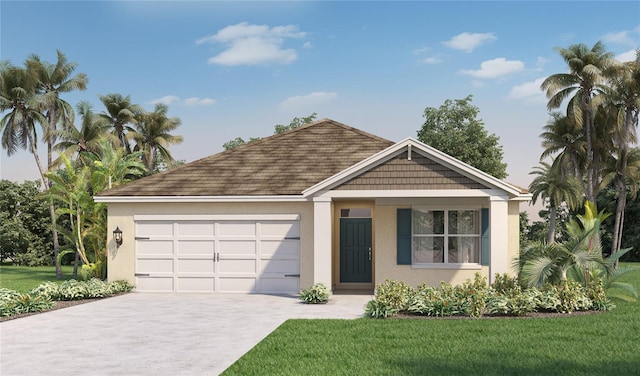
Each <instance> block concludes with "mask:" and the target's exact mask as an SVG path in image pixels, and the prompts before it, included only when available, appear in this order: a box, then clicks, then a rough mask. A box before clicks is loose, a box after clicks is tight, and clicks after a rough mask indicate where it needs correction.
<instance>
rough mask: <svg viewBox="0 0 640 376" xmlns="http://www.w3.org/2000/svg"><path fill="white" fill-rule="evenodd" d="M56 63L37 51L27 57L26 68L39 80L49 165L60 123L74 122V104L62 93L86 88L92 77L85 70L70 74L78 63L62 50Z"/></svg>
mask: <svg viewBox="0 0 640 376" xmlns="http://www.w3.org/2000/svg"><path fill="white" fill-rule="evenodd" d="M57 53H58V60H57V62H56V64H50V63H47V62H45V61H42V60H41V59H40V57H39V56H38V55H31V56H29V58H28V59H27V61H26V63H25V64H26V66H27V72H28V73H29V74H30V75H31V76H32V77H33V79H34V81H35V83H36V91H37V93H38V94H39V95H38V99H39V102H40V105H41V106H42V111H43V112H44V116H45V117H46V119H47V124H46V127H45V133H44V138H45V141H46V143H47V167H48V169H51V167H52V166H53V146H54V144H55V142H56V138H57V132H56V130H57V127H58V123H59V122H62V124H63V126H68V125H70V124H73V121H74V113H73V107H71V105H70V104H69V103H67V102H66V101H65V100H63V99H61V98H60V93H68V92H71V91H74V90H86V88H87V83H88V82H89V79H88V78H87V75H86V74H84V73H78V74H77V75H75V76H73V77H71V74H72V73H73V71H74V70H75V69H76V66H77V64H76V63H69V62H67V58H66V56H65V55H64V54H63V53H62V52H60V51H57Z"/></svg>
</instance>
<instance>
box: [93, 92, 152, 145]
mask: <svg viewBox="0 0 640 376" xmlns="http://www.w3.org/2000/svg"><path fill="white" fill-rule="evenodd" d="M100 101H101V102H102V103H103V104H104V106H105V107H106V109H107V111H106V112H102V113H101V114H100V115H99V116H100V117H102V118H103V119H104V120H106V121H108V122H109V124H110V125H111V127H113V134H114V135H115V136H116V137H118V140H119V143H120V147H123V148H125V150H126V151H127V153H130V152H131V146H130V145H129V141H128V139H127V136H126V133H127V132H131V131H134V130H135V129H133V128H132V127H130V126H129V125H128V124H132V125H133V124H136V123H137V120H136V116H137V115H139V114H141V113H144V110H143V109H142V107H140V106H139V105H137V104H133V103H131V98H130V97H129V96H128V95H127V96H126V97H123V96H122V95H121V94H107V95H100Z"/></svg>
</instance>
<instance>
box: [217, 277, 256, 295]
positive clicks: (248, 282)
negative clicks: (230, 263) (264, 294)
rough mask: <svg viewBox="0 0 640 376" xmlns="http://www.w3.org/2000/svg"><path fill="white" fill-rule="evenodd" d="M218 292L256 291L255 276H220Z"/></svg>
mask: <svg viewBox="0 0 640 376" xmlns="http://www.w3.org/2000/svg"><path fill="white" fill-rule="evenodd" d="M219 287H220V290H219V291H220V292H256V278H255V277H224V278H222V277H221V278H220V286H219Z"/></svg>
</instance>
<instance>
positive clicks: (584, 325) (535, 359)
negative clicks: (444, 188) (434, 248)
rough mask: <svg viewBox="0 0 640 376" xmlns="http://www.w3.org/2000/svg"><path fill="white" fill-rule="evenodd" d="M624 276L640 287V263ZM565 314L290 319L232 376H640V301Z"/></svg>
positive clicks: (237, 365) (233, 369)
mask: <svg viewBox="0 0 640 376" xmlns="http://www.w3.org/2000/svg"><path fill="white" fill-rule="evenodd" d="M631 265H633V267H634V268H635V269H636V270H634V271H633V272H632V273H629V274H627V275H626V276H625V277H624V280H625V281H627V282H631V283H633V284H634V285H635V286H636V288H638V289H639V290H640V265H638V264H627V266H631ZM616 304H617V308H615V309H614V310H613V311H611V312H606V313H598V314H592V315H574V316H570V317H559V318H506V319H487V320H475V319H463V320H455V319H426V320H424V319H406V320H405V319H387V320H373V319H358V320H289V321H287V322H285V323H284V324H282V325H281V326H280V327H279V328H278V329H277V330H275V331H274V332H273V333H271V334H270V335H269V336H267V338H265V339H264V340H263V341H262V342H260V343H259V344H258V345H257V346H255V347H254V348H253V349H252V350H251V351H249V352H248V353H247V354H245V356H243V357H242V358H241V359H239V360H238V361H237V362H236V363H234V364H233V365H232V366H231V367H230V368H229V369H227V370H226V371H225V373H224V375H227V376H228V375H563V376H564V375H638V372H639V370H640V351H638V349H639V348H640V302H639V303H625V302H616Z"/></svg>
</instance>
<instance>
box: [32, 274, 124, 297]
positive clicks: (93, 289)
mask: <svg viewBox="0 0 640 376" xmlns="http://www.w3.org/2000/svg"><path fill="white" fill-rule="evenodd" d="M132 289H133V286H132V285H131V284H129V282H127V281H113V282H105V281H102V280H99V279H97V278H93V279H91V280H89V281H86V282H84V281H76V280H74V279H70V280H68V281H64V282H62V283H61V284H57V283H55V282H44V283H42V284H40V285H39V286H38V287H36V288H34V289H33V290H31V291H30V292H29V293H30V294H32V295H37V296H43V297H47V298H48V299H50V300H79V299H91V298H104V297H107V296H111V295H114V294H118V293H121V292H128V291H131V290H132Z"/></svg>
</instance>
